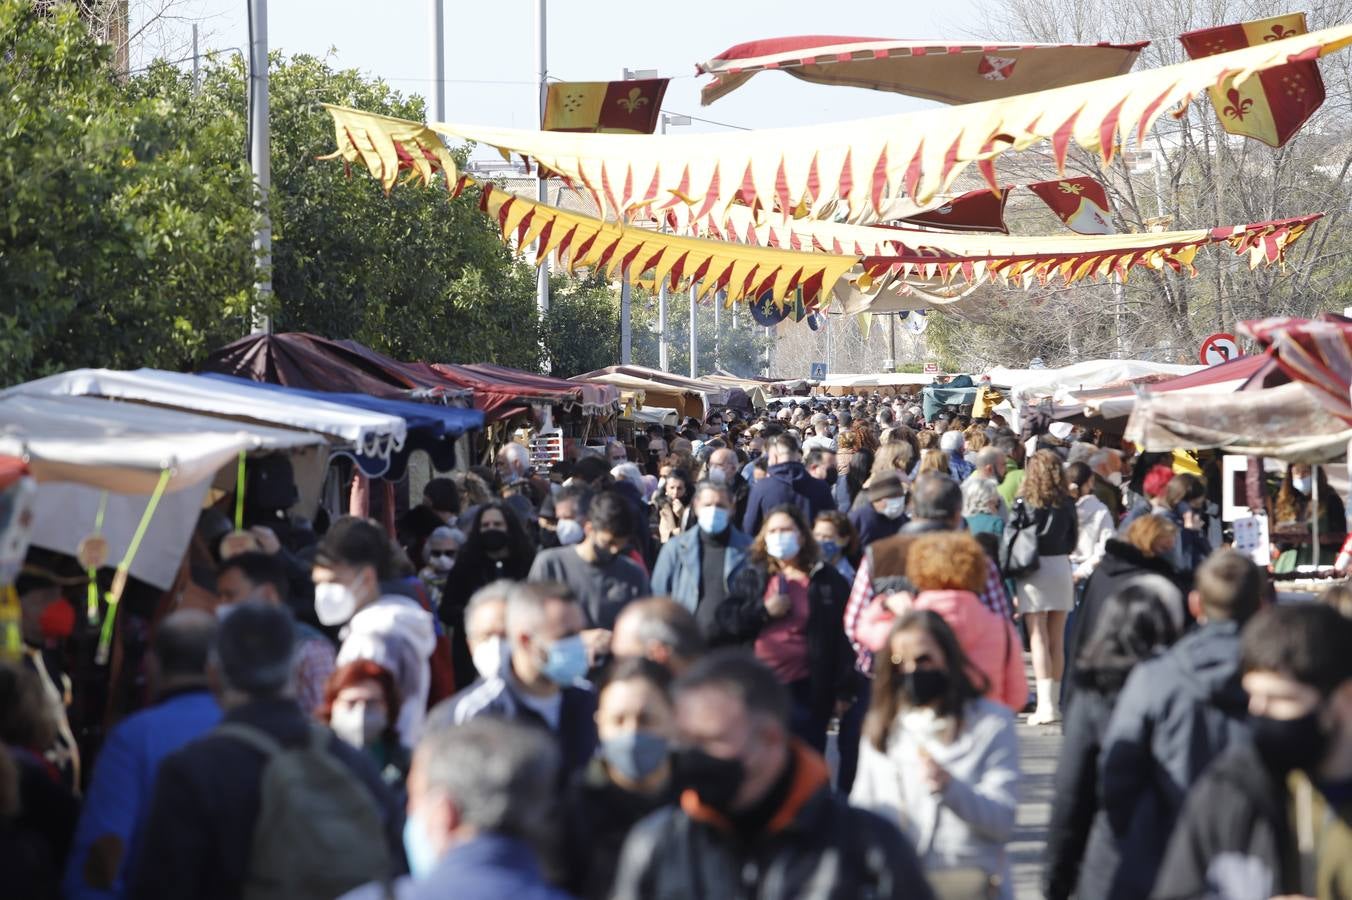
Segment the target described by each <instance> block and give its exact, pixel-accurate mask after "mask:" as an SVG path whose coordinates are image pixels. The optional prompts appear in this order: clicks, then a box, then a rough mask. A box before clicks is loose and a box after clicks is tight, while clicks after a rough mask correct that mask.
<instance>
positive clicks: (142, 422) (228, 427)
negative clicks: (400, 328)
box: [0, 391, 328, 588]
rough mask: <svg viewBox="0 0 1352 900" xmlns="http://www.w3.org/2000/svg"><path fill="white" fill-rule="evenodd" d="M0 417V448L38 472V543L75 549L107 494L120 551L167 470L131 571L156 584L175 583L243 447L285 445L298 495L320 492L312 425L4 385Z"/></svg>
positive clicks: (321, 445)
mask: <svg viewBox="0 0 1352 900" xmlns="http://www.w3.org/2000/svg"><path fill="white" fill-rule="evenodd" d="M0 423H3V424H0V454H7V455H11V456H17V457H22V458H24V459H26V460H27V461H28V467H29V470H30V471H31V473H32V475H33V477H34V478H35V479H37V481H38V494H37V506H36V509H35V513H34V522H33V533H32V537H33V543H34V544H36V545H38V546H40V547H46V548H48V549H51V550H56V551H59V552H62V553H67V554H71V555H74V554H75V552H76V549H77V546H78V544H79V542H80V540H81V539H82V538H84V537H85V536H86V535H88V534H90V533H92V532H93V531H94V523H95V520H96V518H97V512H98V509H99V506H100V504H101V502H106V510H105V515H104V523H103V536H104V537H105V538H107V540H108V543H109V550H110V553H111V554H112V557H111V558H112V559H119V558H121V555H122V554H123V553H124V552H125V551H126V548H127V546H128V544H129V543H130V542H131V537H132V532H133V530H134V529H135V526H136V524H137V522H138V521H139V519H140V518H141V515H142V513H143V512H144V510H145V508H146V505H147V499H148V498H147V496H146V495H148V494H150V493H151V492H152V491H154V489H155V487H156V485H157V484H158V482H159V481H160V478H161V473H162V472H164V471H166V470H168V471H169V473H170V477H169V480H168V481H167V483H166V485H165V491H166V493H165V494H164V497H163V499H162V500H161V501H160V503H159V506H158V507H157V508H156V511H155V514H154V516H153V517H152V518H151V520H150V525H149V528H148V530H147V532H146V537H145V542H144V543H143V544H142V548H141V551H140V552H139V553H138V554H137V555H136V557H135V558H134V560H133V561H132V566H131V570H130V571H131V574H132V575H134V576H136V577H137V578H139V579H141V580H143V581H146V582H148V583H150V584H153V585H155V586H156V587H159V588H168V587H169V585H170V584H171V583H172V582H173V579H174V575H175V573H176V572H177V571H178V566H179V561H180V560H181V559H182V557H183V553H184V551H185V550H186V548H187V545H188V540H189V538H190V537H191V535H192V533H193V528H194V527H195V525H196V523H197V517H198V513H199V512H200V510H201V508H202V505H203V500H204V499H205V497H206V493H207V490H208V488H210V487H211V485H212V481H213V479H214V478H216V477H217V476H218V473H220V472H221V471H222V470H223V467H224V471H225V472H226V475H225V477H226V479H227V480H228V486H229V487H233V485H234V480H233V478H231V477H230V473H232V472H233V471H234V463H235V461H236V460H237V459H238V457H239V454H240V453H241V452H244V453H246V454H248V455H250V456H255V455H260V454H267V453H286V454H287V455H288V456H289V457H290V458H291V461H292V466H293V468H294V470H295V475H296V482H297V487H298V488H299V489H300V490H301V491H302V493H303V494H305V493H307V492H308V493H309V494H311V495H317V493H318V487H319V481H320V480H321V479H322V478H323V473H324V468H325V466H326V464H327V453H328V447H327V442H326V440H325V439H324V437H322V436H320V435H318V434H313V433H310V432H306V431H291V430H286V429H280V428H268V427H264V426H260V425H255V424H252V423H248V422H235V421H230V420H228V419H221V418H213V417H211V416H204V415H196V414H193V413H187V412H181V411H179V410H173V409H164V408H160V407H155V406H147V405H144V404H141V403H118V402H113V401H110V400H102V399H98V398H94V397H72V396H63V395H59V394H55V395H43V394H25V393H16V392H13V391H10V392H7V393H5V394H3V395H0ZM105 492H107V499H106V501H103V500H102V499H101V498H103V496H104V493H105Z"/></svg>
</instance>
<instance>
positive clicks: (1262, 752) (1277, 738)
mask: <svg viewBox="0 0 1352 900" xmlns="http://www.w3.org/2000/svg"><path fill="white" fill-rule="evenodd" d="M1319 712H1320V707H1318V706H1316V707H1315V708H1314V709H1312V710H1310V712H1309V713H1307V714H1306V715H1303V716H1301V717H1300V718H1298V719H1270V718H1268V717H1267V716H1249V732H1250V734H1252V735H1253V745H1254V747H1255V748H1256V749H1257V750H1258V755H1259V756H1261V757H1263V762H1265V763H1267V765H1268V767H1269V768H1271V769H1273V770H1274V771H1277V772H1290V771H1291V770H1292V769H1301V770H1303V771H1307V772H1308V771H1309V770H1310V769H1313V768H1314V767H1315V766H1317V765H1319V761H1320V760H1322V759H1323V758H1324V754H1325V753H1326V752H1327V751H1328V746H1329V734H1328V732H1327V731H1325V730H1324V727H1323V726H1322V725H1321V724H1320V722H1319Z"/></svg>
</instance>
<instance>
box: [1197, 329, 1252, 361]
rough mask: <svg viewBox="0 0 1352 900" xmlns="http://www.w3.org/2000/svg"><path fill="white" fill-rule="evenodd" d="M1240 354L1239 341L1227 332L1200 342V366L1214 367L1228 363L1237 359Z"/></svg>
mask: <svg viewBox="0 0 1352 900" xmlns="http://www.w3.org/2000/svg"><path fill="white" fill-rule="evenodd" d="M1241 355H1242V354H1241V353H1240V351H1239V341H1238V340H1237V339H1236V338H1235V336H1234V335H1233V334H1229V333H1228V332H1224V331H1222V332H1219V333H1217V334H1213V335H1211V337H1209V338H1207V339H1206V340H1204V341H1202V352H1201V354H1200V356H1201V359H1202V365H1204V366H1215V365H1220V364H1221V363H1226V362H1229V361H1230V360H1232V359H1239V357H1240V356H1241Z"/></svg>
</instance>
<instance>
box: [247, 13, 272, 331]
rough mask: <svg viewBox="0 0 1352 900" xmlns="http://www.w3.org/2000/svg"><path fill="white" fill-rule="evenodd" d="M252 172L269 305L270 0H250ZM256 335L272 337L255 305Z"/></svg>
mask: <svg viewBox="0 0 1352 900" xmlns="http://www.w3.org/2000/svg"><path fill="white" fill-rule="evenodd" d="M249 31H250V34H249V168H250V169H251V170H252V171H253V177H254V184H255V185H256V186H257V188H258V194H257V198H258V227H257V229H256V230H255V231H254V239H253V249H254V260H255V262H254V267H255V270H256V271H257V277H258V280H257V281H256V282H255V283H254V292H255V296H256V297H257V299H258V300H260V301H262V302H263V304H265V305H266V304H267V303H268V301H269V300H271V299H272V218H271V216H269V215H268V193H269V192H270V191H271V189H272V142H271V139H270V132H269V130H268V129H269V116H268V109H269V105H268V0H249ZM249 318H250V319H251V320H252V325H253V333H254V334H270V333H271V332H272V322H271V320H270V319H269V318H268V316H267V315H266V314H265V313H264V312H262V311H261V310H260V309H259V307H258V305H257V304H255V305H254V306H253V307H252V309H250V311H249Z"/></svg>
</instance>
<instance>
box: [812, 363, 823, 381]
mask: <svg viewBox="0 0 1352 900" xmlns="http://www.w3.org/2000/svg"><path fill="white" fill-rule="evenodd" d="M807 377H808V378H809V379H811V380H812V381H825V380H826V363H824V362H815V363H813V364H812V368H811V373H810V374H809V375H808V376H807Z"/></svg>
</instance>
